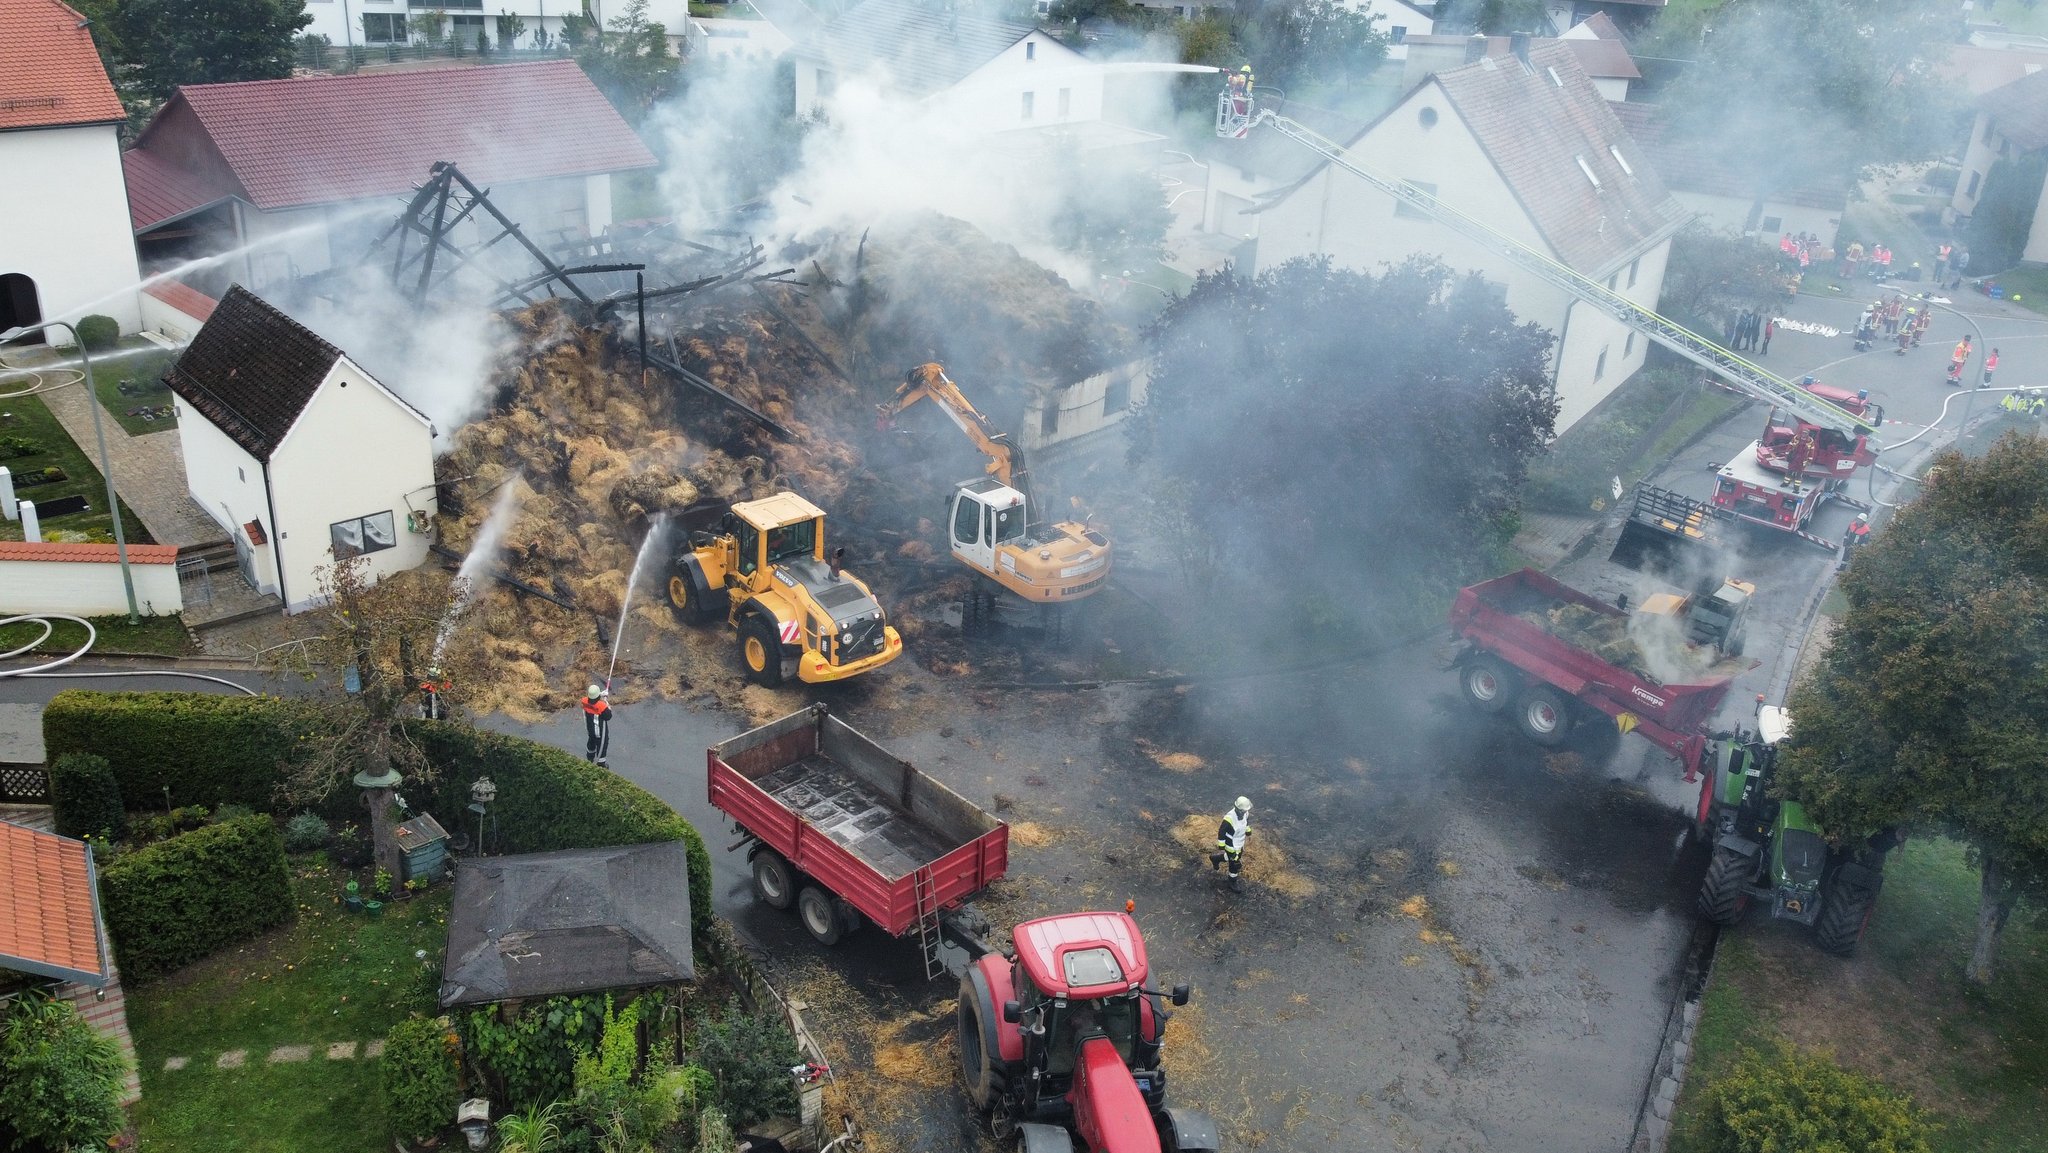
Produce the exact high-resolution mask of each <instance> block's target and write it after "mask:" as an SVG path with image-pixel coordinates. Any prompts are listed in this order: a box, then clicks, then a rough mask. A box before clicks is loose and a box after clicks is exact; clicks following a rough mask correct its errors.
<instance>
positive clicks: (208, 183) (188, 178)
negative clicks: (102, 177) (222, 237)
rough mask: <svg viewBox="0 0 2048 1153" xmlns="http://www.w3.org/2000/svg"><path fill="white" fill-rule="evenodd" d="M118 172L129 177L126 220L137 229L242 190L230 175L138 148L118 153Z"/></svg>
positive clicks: (178, 216)
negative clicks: (195, 167)
mask: <svg viewBox="0 0 2048 1153" xmlns="http://www.w3.org/2000/svg"><path fill="white" fill-rule="evenodd" d="M121 175H122V176H123V177H125V178H126V179H127V181H128V224H129V226H130V227H132V228H134V229H135V231H137V232H141V231H143V230H145V229H149V228H155V227H157V226H158V225H163V224H170V223H172V222H173V221H176V220H181V219H183V218H184V217H187V216H190V215H192V214H193V213H195V212H201V211H204V210H205V209H208V208H212V207H213V206H214V205H216V204H219V203H221V202H223V201H226V200H231V199H233V198H234V196H235V194H236V193H238V192H240V191H241V188H240V187H239V186H238V185H236V184H235V182H234V181H233V180H232V179H229V178H226V177H223V176H219V175H216V174H214V173H212V172H205V171H201V172H193V171H189V170H187V169H185V168H181V167H179V166H178V165H177V164H176V163H173V162H172V161H171V160H169V159H167V158H165V157H163V156H159V155H157V154H156V153H154V152H146V151H144V150H142V149H140V148H131V149H129V150H128V151H126V152H123V153H122V154H121Z"/></svg>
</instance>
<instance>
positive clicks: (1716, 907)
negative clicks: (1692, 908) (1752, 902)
mask: <svg viewBox="0 0 2048 1153" xmlns="http://www.w3.org/2000/svg"><path fill="white" fill-rule="evenodd" d="M1755 868H1756V862H1755V861H1754V860H1752V859H1751V858H1749V857H1745V856H1743V855H1742V854H1741V853H1738V852H1736V851H1734V850H1733V849H1715V850H1714V859H1713V860H1712V861H1709V862H1708V863H1707V876H1706V879H1705V880H1703V881H1701V882H1700V896H1699V901H1698V902H1697V907H1698V908H1699V911H1700V916H1702V917H1705V918H1706V919H1707V920H1709V921H1712V922H1713V923H1715V924H1716V925H1733V924H1734V923H1735V922H1737V921H1740V920H1741V919H1742V914H1743V913H1744V912H1745V911H1747V910H1748V908H1749V894H1748V893H1747V892H1745V891H1744V888H1745V887H1746V886H1747V885H1748V884H1749V877H1750V874H1751V872H1752V871H1754V870H1755Z"/></svg>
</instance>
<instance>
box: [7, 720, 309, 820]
mask: <svg viewBox="0 0 2048 1153" xmlns="http://www.w3.org/2000/svg"><path fill="white" fill-rule="evenodd" d="M312 724H313V715H312V713H311V711H310V710H308V709H307V708H306V707H305V706H304V705H301V704H299V703H297V702H294V701H286V700H281V699H279V698H277V697H245V696H232V697H229V696H211V695H208V694H205V693H97V692H89V691H86V690H82V689H71V690H67V691H65V692H61V693H58V694H57V695H56V696H55V697H52V698H51V699H50V703H49V705H48V706H47V707H45V708H44V710H43V746H44V748H45V750H46V755H47V756H48V757H49V758H50V759H51V760H52V761H55V760H56V759H57V758H59V757H62V756H64V755H65V754H67V753H92V754H95V755H97V756H102V757H105V758H106V759H107V763H108V764H110V765H112V766H113V767H114V776H115V779H116V780H117V781H118V782H119V784H120V787H121V796H122V797H124V798H126V799H127V801H128V803H129V804H131V805H136V806H142V807H147V808H155V807H157V806H158V805H159V804H165V803H166V798H165V796H164V790H165V789H169V790H170V797H169V799H168V804H167V805H166V807H170V806H182V805H205V806H206V807H207V808H209V809H217V808H219V807H220V806H222V805H228V804H235V805H247V806H249V807H250V808H252V809H256V810H258V811H261V812H270V811H273V810H274V809H275V808H276V806H277V782H278V780H279V778H280V777H281V776H282V773H283V769H284V767H285V766H286V765H288V764H290V763H291V762H292V760H293V759H294V758H295V757H297V756H298V755H299V754H298V750H299V747H300V743H301V740H302V739H303V738H304V737H305V736H306V735H307V733H308V732H309V731H310V730H311V727H312Z"/></svg>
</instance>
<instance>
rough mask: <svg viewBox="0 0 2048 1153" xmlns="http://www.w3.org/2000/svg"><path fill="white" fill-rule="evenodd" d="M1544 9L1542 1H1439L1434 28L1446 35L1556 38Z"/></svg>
mask: <svg viewBox="0 0 2048 1153" xmlns="http://www.w3.org/2000/svg"><path fill="white" fill-rule="evenodd" d="M1544 7H1545V5H1544V3H1543V0H1439V3H1438V4H1437V6H1436V20H1435V26H1436V30H1437V31H1438V32H1440V33H1443V34H1446V35H1449V34H1452V33H1457V32H1483V33H1485V34H1486V35H1488V36H1505V35H1507V34H1508V33H1510V32H1531V33H1535V34H1537V35H1539V36H1550V35H1555V33H1554V32H1553V31H1552V30H1551V25H1550V18H1549V16H1548V15H1547V14H1546V13H1545V12H1544Z"/></svg>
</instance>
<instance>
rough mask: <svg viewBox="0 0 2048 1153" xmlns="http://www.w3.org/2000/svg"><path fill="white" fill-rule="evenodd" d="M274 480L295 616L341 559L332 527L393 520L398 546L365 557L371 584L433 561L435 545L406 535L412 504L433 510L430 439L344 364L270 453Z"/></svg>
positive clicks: (288, 607) (288, 602) (289, 603)
mask: <svg viewBox="0 0 2048 1153" xmlns="http://www.w3.org/2000/svg"><path fill="white" fill-rule="evenodd" d="M270 481H271V486H272V488H273V489H274V493H275V498H276V502H277V519H278V533H277V540H278V543H279V547H280V548H281V549H282V550H283V557H284V570H285V598H284V600H285V611H287V612H299V611H301V610H304V609H307V608H310V607H312V606H313V605H315V604H317V603H318V602H319V597H320V574H321V570H323V569H325V568H327V567H328V566H329V565H331V564H332V563H333V561H334V555H333V547H332V540H333V538H332V535H331V533H330V531H329V530H330V527H331V526H332V525H334V524H335V523H336V522H339V521H344V520H353V519H355V518H357V517H363V516H370V515H374V514H376V513H383V512H389V513H391V514H392V527H393V531H394V537H395V540H396V542H397V543H396V545H395V546H394V547H392V548H388V549H383V550H380V551H378V552H373V553H368V554H366V563H365V566H364V571H365V573H366V575H367V576H368V577H369V578H370V579H371V580H377V579H380V578H382V577H384V576H387V575H389V574H391V573H394V572H401V571H403V570H405V569H409V568H413V567H415V566H417V565H418V564H420V563H421V562H422V561H424V560H426V558H427V543H428V541H429V539H430V538H429V537H428V536H426V535H422V534H419V533H414V532H410V531H408V530H407V528H406V513H407V508H408V506H407V503H406V497H407V496H408V495H410V496H411V499H412V504H411V507H412V508H418V509H427V510H431V509H432V508H433V494H434V456H433V436H432V433H431V431H430V430H429V429H428V428H427V426H426V424H425V423H424V422H422V421H421V420H420V419H419V418H418V417H417V416H415V415H414V414H412V413H411V412H409V411H407V410H406V409H404V408H403V407H402V406H401V405H399V404H398V403H397V402H396V401H394V400H392V398H391V397H390V396H389V395H387V394H386V393H384V392H383V391H382V390H380V389H379V388H378V387H377V386H376V385H375V384H374V383H372V382H371V380H370V378H369V377H368V376H367V375H365V374H364V373H363V371H362V370H361V369H359V368H357V367H356V366H355V365H354V364H353V363H351V362H350V361H349V360H348V359H347V358H345V357H344V358H343V359H341V360H340V361H337V362H336V363H335V366H334V370H333V371H332V372H330V373H328V376H327V379H326V380H325V381H324V382H322V384H321V385H320V388H319V390H318V391H317V392H315V393H314V394H313V399H312V400H311V401H310V402H308V403H307V405H306V407H305V410H304V411H302V412H301V413H300V414H299V418H298V420H297V421H296V422H295V423H294V424H293V425H292V428H291V431H290V432H288V433H286V435H285V438H284V440H283V442H282V443H280V444H279V445H278V446H277V448H276V450H275V451H274V452H272V454H271V460H270Z"/></svg>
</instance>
